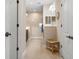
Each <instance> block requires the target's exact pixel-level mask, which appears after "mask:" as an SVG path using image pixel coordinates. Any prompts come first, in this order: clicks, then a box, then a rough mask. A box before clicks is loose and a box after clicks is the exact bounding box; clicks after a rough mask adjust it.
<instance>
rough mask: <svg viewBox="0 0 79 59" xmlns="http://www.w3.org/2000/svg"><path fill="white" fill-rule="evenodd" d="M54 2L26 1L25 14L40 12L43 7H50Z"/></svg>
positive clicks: (51, 0) (52, 0) (49, 0)
mask: <svg viewBox="0 0 79 59" xmlns="http://www.w3.org/2000/svg"><path fill="white" fill-rule="evenodd" d="M53 2H54V0H26V12H27V13H29V12H42V11H43V5H50V4H52V3H53Z"/></svg>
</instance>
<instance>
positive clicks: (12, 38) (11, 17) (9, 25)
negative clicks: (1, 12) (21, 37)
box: [5, 0, 17, 59]
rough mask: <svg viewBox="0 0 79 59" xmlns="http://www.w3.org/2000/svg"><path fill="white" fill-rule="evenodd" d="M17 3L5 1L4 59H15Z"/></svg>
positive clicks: (14, 0) (12, 0) (11, 0)
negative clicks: (5, 34)
mask: <svg viewBox="0 0 79 59" xmlns="http://www.w3.org/2000/svg"><path fill="white" fill-rule="evenodd" d="M16 24H17V3H16V0H5V32H6V33H7V32H8V33H7V34H9V35H7V36H5V51H6V52H5V58H6V59H16V58H17V52H16V47H17V27H16Z"/></svg>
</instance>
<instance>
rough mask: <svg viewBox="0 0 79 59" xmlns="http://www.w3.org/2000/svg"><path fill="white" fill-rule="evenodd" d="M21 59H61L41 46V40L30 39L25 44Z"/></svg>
mask: <svg viewBox="0 0 79 59" xmlns="http://www.w3.org/2000/svg"><path fill="white" fill-rule="evenodd" d="M22 59H61V58H60V56H59V54H52V53H51V52H50V51H48V50H47V49H46V48H45V47H43V45H42V40H41V39H31V40H29V41H28V42H27V46H26V49H25V51H24V53H23V56H22Z"/></svg>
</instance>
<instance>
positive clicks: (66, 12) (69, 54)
mask: <svg viewBox="0 0 79 59" xmlns="http://www.w3.org/2000/svg"><path fill="white" fill-rule="evenodd" d="M62 25H63V27H62V45H63V47H62V54H63V56H64V59H73V39H72V38H69V37H68V36H70V37H73V1H72V0H65V1H63V5H62Z"/></svg>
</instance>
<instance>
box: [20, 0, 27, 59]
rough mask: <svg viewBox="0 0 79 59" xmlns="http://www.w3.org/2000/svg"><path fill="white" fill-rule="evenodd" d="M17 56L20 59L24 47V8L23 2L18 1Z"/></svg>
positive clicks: (21, 0) (23, 0)
mask: <svg viewBox="0 0 79 59" xmlns="http://www.w3.org/2000/svg"><path fill="white" fill-rule="evenodd" d="M19 1H20V2H19V31H18V32H19V41H18V44H19V53H18V54H19V56H18V59H21V58H22V53H23V51H24V49H25V47H26V41H25V40H26V31H25V28H26V15H25V13H26V8H25V0H19Z"/></svg>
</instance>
